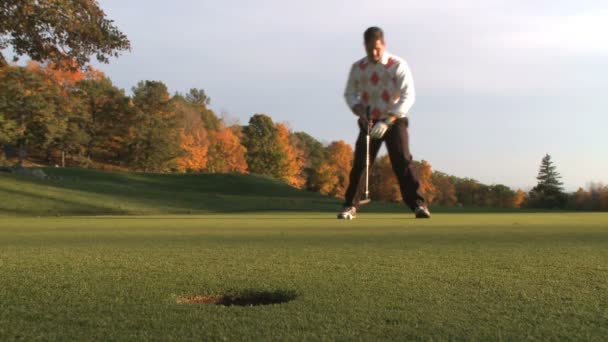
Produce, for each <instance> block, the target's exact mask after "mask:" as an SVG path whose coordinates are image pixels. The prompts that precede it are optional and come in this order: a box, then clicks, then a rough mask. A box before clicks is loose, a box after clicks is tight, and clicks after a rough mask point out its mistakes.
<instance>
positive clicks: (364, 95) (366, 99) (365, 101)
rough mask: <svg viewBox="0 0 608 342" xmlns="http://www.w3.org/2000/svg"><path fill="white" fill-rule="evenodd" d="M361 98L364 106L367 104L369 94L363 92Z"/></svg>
mask: <svg viewBox="0 0 608 342" xmlns="http://www.w3.org/2000/svg"><path fill="white" fill-rule="evenodd" d="M361 98H362V99H363V103H364V104H368V103H369V94H368V93H367V92H366V91H364V92H363V95H361Z"/></svg>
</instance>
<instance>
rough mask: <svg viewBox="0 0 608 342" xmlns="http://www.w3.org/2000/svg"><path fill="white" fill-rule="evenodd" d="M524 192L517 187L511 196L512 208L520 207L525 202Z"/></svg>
mask: <svg viewBox="0 0 608 342" xmlns="http://www.w3.org/2000/svg"><path fill="white" fill-rule="evenodd" d="M526 198H527V195H526V192H525V191H523V190H522V189H517V191H516V192H515V196H514V197H513V208H521V207H523V205H524V203H525V202H526Z"/></svg>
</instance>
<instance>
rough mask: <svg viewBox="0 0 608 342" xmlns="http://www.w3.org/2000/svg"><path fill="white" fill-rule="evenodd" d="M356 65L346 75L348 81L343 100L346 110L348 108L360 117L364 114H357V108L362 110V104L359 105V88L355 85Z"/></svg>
mask: <svg viewBox="0 0 608 342" xmlns="http://www.w3.org/2000/svg"><path fill="white" fill-rule="evenodd" d="M356 65H357V63H355V64H353V65H352V67H351V68H350V72H349V73H348V81H346V89H345V90H344V99H345V100H346V104H347V105H348V108H350V109H351V110H352V111H353V113H354V114H355V115H358V116H361V115H362V114H363V115H365V113H359V111H360V110H359V108H360V109H361V110H363V109H364V108H363V104H361V94H360V91H359V86H358V84H357V77H356V76H355V72H356V70H357V69H356Z"/></svg>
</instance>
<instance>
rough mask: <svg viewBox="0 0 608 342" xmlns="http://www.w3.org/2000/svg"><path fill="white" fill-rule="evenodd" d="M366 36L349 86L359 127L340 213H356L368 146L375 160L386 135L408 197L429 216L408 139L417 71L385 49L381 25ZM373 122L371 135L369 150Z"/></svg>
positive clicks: (419, 212)
mask: <svg viewBox="0 0 608 342" xmlns="http://www.w3.org/2000/svg"><path fill="white" fill-rule="evenodd" d="M363 38H364V44H365V51H366V52H367V56H366V57H364V58H362V59H360V60H358V61H356V62H355V63H354V64H353V65H352V67H351V69H350V74H349V75H348V82H347V84H346V90H345V92H344V97H345V98H346V103H347V104H348V106H349V108H350V109H351V110H352V112H353V113H354V114H355V115H356V116H357V117H358V118H359V120H358V124H359V128H360V130H359V136H358V138H357V142H356V144H355V160H354V162H353V168H352V170H351V172H350V178H349V185H348V188H347V189H346V195H345V202H344V207H343V209H342V211H341V212H340V213H339V214H338V218H339V219H352V218H354V217H355V215H356V213H357V209H358V208H359V201H360V198H361V193H362V191H361V188H362V187H361V186H360V185H361V183H362V180H363V177H364V176H365V173H366V172H367V170H366V157H367V156H366V154H367V153H368V152H369V154H370V155H369V158H370V162H372V163H373V161H374V160H375V159H376V155H377V154H378V150H379V149H380V147H381V146H382V142H383V141H384V142H386V148H387V150H388V155H389V158H390V160H391V164H392V166H393V171H394V172H395V175H396V176H397V179H398V180H399V187H400V190H401V196H402V197H403V201H404V202H405V204H406V205H407V206H408V207H410V209H411V210H412V211H413V212H414V213H415V217H416V218H430V217H431V214H430V212H429V211H428V209H427V207H426V205H425V201H424V198H423V197H422V195H421V194H420V191H419V188H420V183H419V181H418V179H417V178H416V176H415V174H414V164H413V163H412V155H411V154H410V148H409V141H408V139H409V138H408V131H407V128H408V112H409V110H410V108H411V107H412V105H413V104H414V100H415V91H414V81H413V79H412V74H411V73H410V70H409V68H408V65H407V63H406V61H405V60H403V59H402V58H399V57H397V56H395V55H392V54H390V53H388V52H387V51H386V50H385V43H384V32H383V31H382V29H380V28H378V27H370V28H368V29H367V30H366V31H365V33H364V34H363ZM368 116H369V117H368ZM369 127H371V133H370V136H371V141H370V142H369V151H367V149H368V144H367V134H368V129H369Z"/></svg>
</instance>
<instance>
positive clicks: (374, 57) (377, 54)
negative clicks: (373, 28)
mask: <svg viewBox="0 0 608 342" xmlns="http://www.w3.org/2000/svg"><path fill="white" fill-rule="evenodd" d="M365 51H366V52H367V58H368V59H369V60H370V61H371V62H373V63H378V62H380V59H381V58H382V54H383V53H384V41H383V40H382V39H377V40H374V41H371V42H365Z"/></svg>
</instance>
